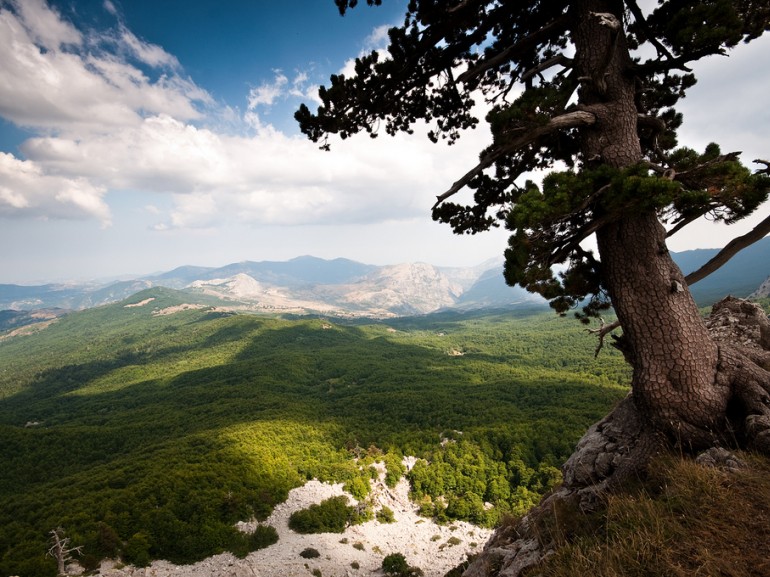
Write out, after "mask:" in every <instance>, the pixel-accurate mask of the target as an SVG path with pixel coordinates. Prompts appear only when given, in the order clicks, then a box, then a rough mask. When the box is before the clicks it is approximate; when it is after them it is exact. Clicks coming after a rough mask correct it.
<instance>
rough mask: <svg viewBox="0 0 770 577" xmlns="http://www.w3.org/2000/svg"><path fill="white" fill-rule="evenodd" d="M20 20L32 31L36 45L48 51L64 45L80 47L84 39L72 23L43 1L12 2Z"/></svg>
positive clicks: (15, 0) (19, 0)
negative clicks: (63, 18)
mask: <svg viewBox="0 0 770 577" xmlns="http://www.w3.org/2000/svg"><path fill="white" fill-rule="evenodd" d="M10 5H11V6H12V7H13V9H14V11H15V12H16V13H17V14H18V19H19V20H20V21H21V22H22V23H23V26H24V27H25V28H26V29H27V30H29V31H30V34H31V37H32V40H33V41H34V43H35V44H37V45H40V46H42V47H43V48H45V49H46V50H58V49H59V48H60V47H61V46H64V45H80V44H81V43H82V41H83V37H82V35H81V34H80V32H79V31H78V30H77V29H76V28H75V27H74V26H72V25H71V24H70V23H68V22H65V21H64V20H62V18H61V17H60V15H59V14H58V13H57V12H56V11H55V10H53V9H51V8H49V7H48V6H47V5H46V4H45V2H44V1H43V0H10Z"/></svg>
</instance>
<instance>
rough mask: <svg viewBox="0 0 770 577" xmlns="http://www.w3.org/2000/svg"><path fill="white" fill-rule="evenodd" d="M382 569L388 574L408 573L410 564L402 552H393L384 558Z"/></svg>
mask: <svg viewBox="0 0 770 577" xmlns="http://www.w3.org/2000/svg"><path fill="white" fill-rule="evenodd" d="M382 570H383V571H385V574H386V575H398V576H400V575H406V572H407V571H408V570H409V564H408V563H407V562H406V557H404V556H403V555H402V554H401V553H391V554H390V555H388V556H386V557H385V558H384V559H383V560H382Z"/></svg>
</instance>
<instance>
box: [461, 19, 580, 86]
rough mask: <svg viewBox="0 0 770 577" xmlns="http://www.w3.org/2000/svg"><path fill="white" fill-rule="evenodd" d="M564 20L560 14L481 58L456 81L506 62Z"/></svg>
mask: <svg viewBox="0 0 770 577" xmlns="http://www.w3.org/2000/svg"><path fill="white" fill-rule="evenodd" d="M566 22H567V17H566V15H562V16H561V17H560V18H556V19H555V20H551V21H550V22H549V23H548V24H546V25H545V26H543V27H542V28H540V29H539V30H538V31H536V32H534V33H532V34H529V35H528V36H525V37H524V38H522V39H521V40H519V41H518V42H516V44H514V45H513V46H509V47H508V48H506V49H505V50H503V51H502V52H500V53H498V54H496V55H494V56H492V57H491V58H487V59H485V60H482V61H481V62H480V63H479V64H477V65H476V66H474V67H473V68H469V69H468V70H466V71H465V72H463V73H462V74H461V75H460V76H458V78H457V81H458V82H467V81H468V80H471V79H472V78H476V77H477V76H479V75H481V74H483V73H484V72H486V71H487V70H489V69H491V68H494V67H495V66H499V65H500V64H503V63H504V62H508V61H509V60H511V58H512V57H513V55H514V54H516V53H517V52H518V51H520V50H523V49H525V48H528V47H529V46H532V45H533V44H537V43H538V42H539V41H540V39H541V38H543V37H544V36H547V35H548V34H550V33H551V32H552V31H553V30H554V29H556V28H558V27H559V26H563V25H564V24H565V23H566Z"/></svg>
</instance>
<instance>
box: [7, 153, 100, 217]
mask: <svg viewBox="0 0 770 577" xmlns="http://www.w3.org/2000/svg"><path fill="white" fill-rule="evenodd" d="M105 192H106V190H105V189H104V188H102V187H99V186H95V185H94V184H92V183H91V182H89V181H88V180H87V179H85V178H71V177H64V176H56V175H48V174H45V172H44V171H43V169H42V168H41V166H40V165H39V164H37V163H35V162H32V161H29V160H19V159H18V158H16V157H15V156H13V155H12V154H7V153H4V152H0V216H5V217H18V216H24V217H33V218H61V219H93V218H95V219H97V220H99V221H100V222H101V223H102V225H104V226H107V225H109V223H110V210H109V208H108V206H107V205H106V203H105V202H104V199H103V196H104V193H105Z"/></svg>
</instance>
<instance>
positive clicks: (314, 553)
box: [299, 547, 321, 559]
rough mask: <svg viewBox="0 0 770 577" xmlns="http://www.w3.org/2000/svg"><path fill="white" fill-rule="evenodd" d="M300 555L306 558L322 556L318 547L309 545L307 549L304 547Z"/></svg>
mask: <svg viewBox="0 0 770 577" xmlns="http://www.w3.org/2000/svg"><path fill="white" fill-rule="evenodd" d="M299 556H300V557H303V558H305V559H315V558H316V557H320V556H321V554H320V553H319V552H318V549H313V548H312V547H308V548H307V549H303V550H302V552H300V554H299Z"/></svg>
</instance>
